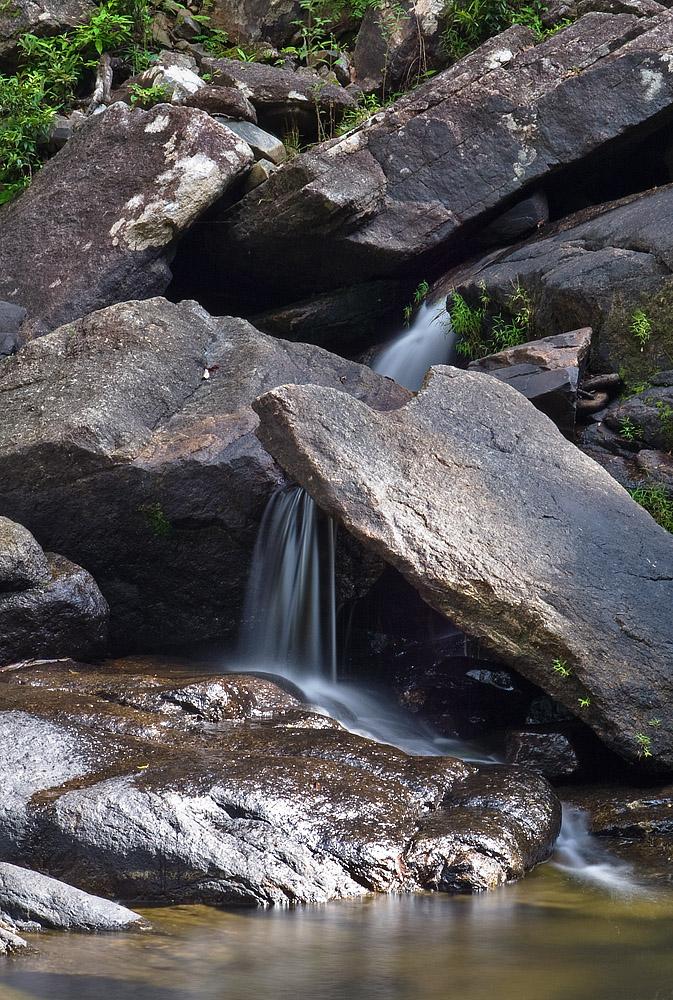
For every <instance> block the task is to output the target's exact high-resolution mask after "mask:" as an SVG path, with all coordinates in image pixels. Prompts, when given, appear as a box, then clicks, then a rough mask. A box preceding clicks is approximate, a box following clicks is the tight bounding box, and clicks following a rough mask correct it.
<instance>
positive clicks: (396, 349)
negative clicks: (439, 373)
mask: <svg viewBox="0 0 673 1000" xmlns="http://www.w3.org/2000/svg"><path fill="white" fill-rule="evenodd" d="M455 340H456V337H455V334H454V332H453V330H452V329H451V323H450V320H449V317H448V315H447V313H446V311H445V309H444V306H441V307H440V306H438V305H437V303H433V304H432V305H429V304H428V303H427V302H424V303H423V304H422V306H421V307H420V309H419V310H418V312H417V313H416V316H415V318H414V321H413V323H412V324H411V326H410V327H409V329H408V330H404V331H403V332H402V333H400V334H399V335H398V336H397V337H395V339H394V340H392V341H391V342H390V343H389V344H388V345H387V346H386V347H384V349H383V350H382V351H381V353H380V354H379V356H378V357H377V358H375V359H374V361H373V362H372V365H371V367H372V369H373V370H374V371H375V372H378V373H379V375H386V376H387V377H388V378H393V379H395V381H396V382H399V383H400V385H404V386H406V388H407V389H411V390H412V391H413V392H416V391H417V390H418V389H420V388H421V386H422V385H423V379H424V378H425V376H426V374H427V371H428V368H431V367H432V365H445V364H448V363H449V361H450V360H451V355H452V353H453V348H454V344H455Z"/></svg>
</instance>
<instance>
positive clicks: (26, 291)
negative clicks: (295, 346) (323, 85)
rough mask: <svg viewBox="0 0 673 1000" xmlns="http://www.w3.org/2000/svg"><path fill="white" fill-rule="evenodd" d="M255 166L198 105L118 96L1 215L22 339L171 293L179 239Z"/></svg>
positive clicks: (1, 279)
mask: <svg viewBox="0 0 673 1000" xmlns="http://www.w3.org/2000/svg"><path fill="white" fill-rule="evenodd" d="M120 148H123V150H124V153H123V155H120V154H119V150H120ZM92 163H93V164H94V167H93V174H92ZM251 165H252V154H251V152H250V150H249V148H248V146H247V144H246V143H244V142H242V140H241V139H239V138H238V137H237V136H235V135H234V134H233V133H232V132H231V131H230V130H229V129H226V128H225V127H224V126H222V125H219V124H218V123H217V122H215V121H214V120H213V119H212V118H211V117H210V116H209V115H207V114H206V113H205V112H203V111H199V110H197V109H196V108H175V107H171V106H168V105H159V106H158V107H156V108H153V109H152V110H151V111H141V110H140V109H138V108H135V109H131V108H129V107H127V106H126V105H125V104H121V103H117V104H114V105H112V106H111V107H110V108H109V109H108V110H106V111H105V112H104V113H103V114H101V115H95V116H93V117H92V118H90V119H88V120H87V122H86V123H85V124H84V125H83V126H82V127H81V128H80V129H78V130H77V131H76V132H75V134H74V135H73V137H72V139H70V141H69V142H68V143H67V145H66V146H65V148H64V149H63V150H62V151H61V152H60V153H59V154H58V156H56V157H54V158H53V159H52V160H50V161H49V162H48V163H46V164H45V165H44V167H43V168H42V169H41V170H40V171H39V173H38V174H37V175H36V177H35V180H34V182H33V183H32V184H31V186H30V188H29V189H28V190H27V191H25V192H24V193H23V194H22V195H21V196H20V197H19V198H17V199H16V200H15V201H14V202H13V203H12V204H11V205H10V206H9V207H8V208H7V210H6V211H5V212H4V213H3V216H2V219H1V220H0V257H2V260H3V272H2V275H1V276H0V298H3V299H7V301H8V302H10V303H14V302H16V303H17V304H18V305H20V306H23V307H24V308H25V309H26V310H27V313H28V316H27V319H26V321H25V322H24V324H23V327H22V336H23V337H24V338H25V337H27V336H28V335H31V336H36V335H40V334H43V333H45V332H48V331H49V330H53V329H54V328H55V327H57V326H59V325H60V324H62V323H67V322H70V321H74V320H76V319H78V318H79V317H81V316H82V315H84V313H86V312H89V311H91V310H92V309H100V308H101V307H103V306H107V305H110V304H111V303H113V302H120V301H123V300H124V299H128V298H149V297H150V296H151V295H156V294H160V293H161V292H163V291H164V290H165V288H166V287H167V285H168V283H169V281H170V278H171V274H170V270H169V267H168V265H169V261H170V259H171V257H172V255H173V253H174V251H175V241H176V238H177V236H178V235H179V234H180V233H181V232H183V231H184V230H186V229H187V227H188V226H190V225H191V223H192V222H194V220H195V219H196V218H197V216H198V215H199V214H200V213H201V212H203V211H204V210H205V209H206V208H208V206H209V205H211V204H212V203H213V202H214V201H216V200H217V199H218V198H219V197H220V196H221V195H222V194H223V193H224V192H225V191H226V190H227V188H228V187H229V186H230V185H231V184H233V183H234V181H236V180H237V179H238V178H239V177H241V176H242V174H244V173H245V171H246V170H247V169H248V168H249V167H250V166H251ZM94 178H95V180H94ZM102 202H104V204H105V208H104V210H103V211H101V203H102ZM48 216H49V217H53V218H54V219H58V225H54V226H52V227H49V228H48V229H47V230H45V225H44V220H45V218H46V217H48Z"/></svg>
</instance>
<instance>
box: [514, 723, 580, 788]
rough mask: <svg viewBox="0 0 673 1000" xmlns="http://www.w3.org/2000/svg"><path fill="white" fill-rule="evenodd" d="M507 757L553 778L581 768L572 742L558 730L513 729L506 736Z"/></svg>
mask: <svg viewBox="0 0 673 1000" xmlns="http://www.w3.org/2000/svg"><path fill="white" fill-rule="evenodd" d="M505 760H506V761H507V762H508V763H509V764H519V765H520V766H522V767H525V768H527V769H528V770H531V771H537V772H538V774H543V775H544V776H545V778H549V779H550V780H552V781H553V780H554V779H558V778H565V777H568V776H569V775H571V774H574V773H575V772H576V771H578V770H579V769H580V760H579V757H578V755H577V751H576V750H575V747H574V746H573V744H572V741H571V740H570V739H568V736H567V735H566V734H565V733H562V732H559V731H558V730H548V729H547V730H541V729H539V730H534V729H510V730H509V731H508V732H507V736H506V738H505Z"/></svg>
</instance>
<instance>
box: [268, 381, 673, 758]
mask: <svg viewBox="0 0 673 1000" xmlns="http://www.w3.org/2000/svg"><path fill="white" fill-rule="evenodd" d="M254 405H255V409H256V410H257V412H258V413H259V414H260V417H261V424H260V428H259V431H258V433H259V435H260V438H261V439H262V441H263V442H264V444H265V447H266V448H267V449H268V450H269V451H270V452H271V453H272V454H274V455H275V457H276V458H277V460H278V461H279V462H280V463H281V464H282V465H283V467H284V468H285V469H286V470H287V471H288V472H289V473H290V474H291V475H293V476H294V478H295V479H296V480H297V481H298V482H299V483H300V484H301V485H303V486H304V487H305V488H306V489H307V490H308V492H309V493H310V494H311V495H312V496H313V498H314V499H315V500H316V501H317V502H318V503H319V505H320V506H321V507H323V509H324V510H325V511H326V512H327V513H329V514H330V515H331V516H332V517H335V518H336V519H337V520H338V521H339V522H341V523H343V524H344V525H345V526H346V527H347V528H348V530H349V531H351V532H352V533H353V534H355V535H356V537H357V538H359V539H360V541H362V542H363V544H365V545H368V546H370V547H371V548H372V549H373V550H374V551H375V552H376V553H377V555H379V556H381V557H383V558H384V559H386V561H388V562H390V563H392V564H393V565H394V566H395V567H396V568H397V569H399V570H400V571H401V573H402V574H403V575H404V576H405V577H406V578H407V579H408V580H409V581H410V582H411V583H412V584H413V585H414V586H415V587H416V588H417V589H418V591H419V593H420V594H421V596H422V597H423V598H424V599H425V600H426V601H427V602H428V603H429V604H430V605H431V606H432V607H434V608H436V609H437V610H439V611H441V612H443V613H444V614H445V615H446V616H447V617H448V618H450V619H451V620H452V621H455V622H456V624H458V625H459V626H460V627H461V628H462V629H464V631H466V632H467V633H468V634H471V635H474V636H476V637H478V638H480V639H483V641H484V644H485V645H486V647H487V648H490V649H492V650H494V651H495V652H496V653H497V654H498V655H499V657H501V658H502V659H503V660H505V661H506V662H509V663H511V664H512V665H513V666H515V668H516V669H517V670H518V671H519V672H520V673H522V674H524V675H525V676H527V677H528V678H529V679H530V680H532V681H533V682H534V683H536V684H538V685H539V686H540V687H542V688H543V689H544V690H545V691H547V692H548V693H549V694H551V695H552V697H553V698H554V699H556V700H558V701H560V702H561V703H562V704H563V705H565V706H566V707H567V708H569V709H570V710H571V711H573V712H574V713H575V714H577V715H578V716H579V717H580V718H581V719H582V720H583V721H585V722H586V723H587V724H588V725H589V726H590V727H591V728H593V729H594V731H595V732H596V733H597V734H598V735H599V737H600V738H601V739H602V740H603V742H604V743H605V744H606V745H607V746H609V747H610V748H612V749H613V750H615V751H616V752H617V753H618V754H620V755H622V756H623V757H625V758H626V759H627V760H632V761H635V762H639V763H640V764H643V765H658V766H660V767H661V766H663V767H669V768H670V767H671V766H672V765H673V744H672V743H671V737H670V735H669V734H668V733H667V732H666V731H665V730H664V728H663V727H661V728H657V729H653V730H652V734H651V738H650V743H649V744H648V751H649V753H648V755H647V757H645V756H644V755H643V752H642V743H641V741H640V740H639V738H638V733H641V732H642V731H643V727H644V726H646V725H647V724H648V720H649V719H650V718H651V717H653V716H656V717H659V718H666V717H667V716H668V714H670V711H671V703H672V700H673V689H672V687H671V680H670V658H671V656H672V655H673V637H672V636H671V633H670V628H669V623H668V620H667V619H666V618H665V617H662V615H661V613H660V609H661V608H662V607H667V606H668V604H669V602H670V601H671V599H672V598H673V591H672V590H671V587H672V586H673V541H672V540H671V536H670V535H669V534H668V533H667V532H666V531H664V530H663V529H662V528H660V527H659V526H658V525H656V524H655V522H654V521H653V520H652V518H651V517H650V516H649V514H647V513H646V512H645V511H644V510H643V509H642V508H641V507H639V506H638V505H637V504H636V503H635V502H634V501H633V500H632V499H631V498H630V497H629V495H628V494H627V493H626V492H625V491H624V490H623V489H622V488H621V487H620V486H619V485H618V484H617V483H616V482H615V481H614V480H613V479H612V478H611V477H610V476H609V475H608V474H607V473H606V472H605V471H604V470H603V469H601V468H600V467H599V466H597V465H596V464H595V463H593V462H592V461H591V460H590V459H588V458H587V457H586V456H584V455H583V454H582V453H581V452H580V451H579V450H578V449H577V448H576V447H575V446H574V445H572V444H570V443H569V442H567V441H565V440H564V439H563V437H562V436H561V435H560V433H559V432H558V430H557V429H556V428H555V427H554V425H553V424H552V423H551V421H549V420H548V418H546V417H545V416H544V415H543V414H540V413H538V411H537V410H535V408H534V407H532V406H531V404H530V403H529V402H528V401H527V400H525V399H524V398H523V397H522V396H521V395H520V394H518V393H516V392H515V391H514V390H512V388H511V387H509V386H506V385H504V384H503V383H501V382H499V381H497V380H496V379H494V378H492V377H491V376H489V375H486V374H482V373H476V372H461V371H459V370H458V369H454V368H448V367H447V368H435V369H432V371H431V374H430V376H429V377H428V379H427V380H426V385H425V387H424V389H423V390H422V392H421V393H419V395H418V396H417V397H416V398H415V399H414V400H412V402H411V403H408V404H407V405H406V406H404V407H402V408H400V409H398V410H396V411H394V412H392V413H389V414H375V413H374V412H373V411H371V410H369V409H368V408H367V407H366V406H363V405H361V404H358V403H356V402H355V401H353V400H350V399H348V398H347V397H346V396H344V395H342V394H340V393H338V392H334V391H330V390H325V389H318V388H316V387H303V386H285V387H281V388H279V389H276V390H273V391H272V392H270V393H267V394H266V395H265V396H264V397H262V398H260V399H259V400H257V401H256V402H255V404H254ZM474 414H479V419H478V421H475V419H474ZM503 512H505V516H506V517H507V531H506V533H505V534H503V532H502V530H501V526H502V517H503ZM582 581H586V582H587V586H586V588H583V586H582ZM597 581H600V586H598V585H597ZM555 667H556V669H555Z"/></svg>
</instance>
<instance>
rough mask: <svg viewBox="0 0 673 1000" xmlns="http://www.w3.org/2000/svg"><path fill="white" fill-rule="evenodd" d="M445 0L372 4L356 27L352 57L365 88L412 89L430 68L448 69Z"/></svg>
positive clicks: (380, 90)
mask: <svg viewBox="0 0 673 1000" xmlns="http://www.w3.org/2000/svg"><path fill="white" fill-rule="evenodd" d="M446 8H447V4H446V2H445V0H382V2H380V3H377V4H370V5H369V6H368V7H367V9H366V11H365V14H364V17H363V19H362V25H361V26H360V30H359V32H358V38H357V43H356V46H355V52H354V54H353V61H354V63H355V73H356V81H357V84H358V86H359V87H362V89H363V90H364V91H376V92H377V93H379V94H381V95H382V96H383V97H384V98H385V97H387V96H388V95H389V94H395V93H399V92H400V91H401V90H409V89H410V88H411V87H412V86H413V85H414V84H416V83H418V82H420V81H421V80H422V79H423V77H424V76H425V74H426V73H427V72H428V71H429V70H438V69H444V67H445V66H446V65H447V64H448V63H449V57H448V56H447V54H446V51H445V50H444V49H443V47H442V28H443V27H444V25H445V23H446V16H445V15H446Z"/></svg>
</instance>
